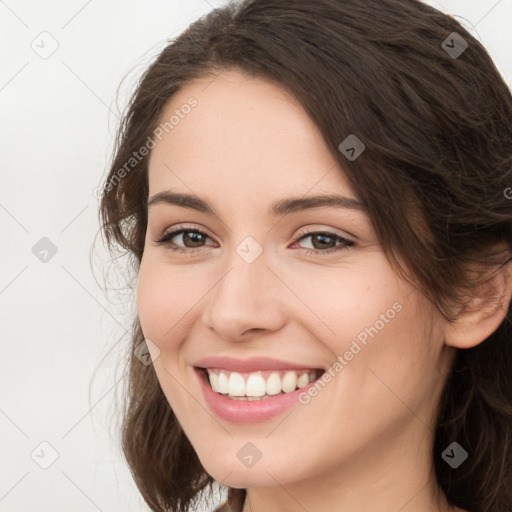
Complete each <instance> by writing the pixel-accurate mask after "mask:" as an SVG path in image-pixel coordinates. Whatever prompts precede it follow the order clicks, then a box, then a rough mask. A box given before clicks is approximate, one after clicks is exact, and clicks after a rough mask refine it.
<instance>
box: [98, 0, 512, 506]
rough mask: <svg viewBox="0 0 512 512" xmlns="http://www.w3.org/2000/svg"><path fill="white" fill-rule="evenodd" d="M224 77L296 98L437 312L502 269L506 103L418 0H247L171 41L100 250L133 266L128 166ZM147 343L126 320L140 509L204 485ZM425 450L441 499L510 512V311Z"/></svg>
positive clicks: (471, 46) (478, 354)
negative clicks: (463, 456)
mask: <svg viewBox="0 0 512 512" xmlns="http://www.w3.org/2000/svg"><path fill="white" fill-rule="evenodd" d="M453 32H457V33H458V35H459V36H461V37H462V38H463V40H464V41H465V42H466V43H467V45H468V47H467V49H465V51H463V52H462V53H461V54H460V55H454V54H453V53H452V54H450V52H449V51H448V50H449V48H454V47H455V46H454V43H453V35H452V33H453ZM449 37H452V39H451V40H450V39H449ZM457 37H458V36H457ZM447 38H448V39H447ZM445 40H448V41H449V42H450V44H449V45H446V44H445V43H443V41H445ZM455 48H462V47H460V45H459V46H456V47H455ZM227 69H237V70H241V71H243V72H245V73H247V74H248V75H249V76H253V77H261V78H264V79H268V80H272V81H274V82H275V83H276V84H278V85H280V86H281V87H283V88H286V89H287V90H288V91H290V92H291V93H292V94H293V95H294V96H295V97H296V98H297V99H298V101H300V103H301V104H302V105H303V107H304V109H305V110H306V111H307V113H308V114H309V116H310V117H311V119H312V120H313V121H314V123H315V124H316V125H317V127H318V129H319V130H320V132H321V133H322V135H323V137H324V138H325V141H326V143H327V144H328V146H329V147H330V148H331V150H332V154H333V156H334V158H335V159H336V161H338V162H339V163H340V165H341V166H342V167H343V169H344V170H345V172H346V175H347V177H348V179H349V180H350V182H351V184H352V185H353V187H354V189H355V191H356V193H357V195H358V197H359V198H360V199H361V200H362V201H363V202H364V204H365V205H366V207H367V208H368V213H369V215H370V217H371V219H372V222H373V225H374V228H375V230H376V233H377V236H378V238H379V241H380V243H381V244H382V247H383V250H384V251H385V254H386V255H387V257H388V258H389V261H390V263H392V264H393V266H394V268H396V270H397V272H399V273H400V274H401V275H402V276H403V277H404V278H406V279H408V280H410V282H414V283H415V286H417V287H418V289H420V290H421V292H422V293H424V294H425V295H426V296H427V297H428V298H429V299H430V300H431V301H432V302H433V303H434V304H436V306H437V307H438V309H439V311H440V312H441V313H442V314H443V315H444V316H445V317H446V318H447V319H449V320H450V321H453V320H454V318H453V317H452V316H450V308H449V307H448V305H449V304H463V303H464V298H465V297H466V295H465V294H466V293H467V292H472V291H474V290H475V289H476V286H477V284H478V281H479V280H478V279H477V276H476V275H472V274H469V268H470V267H472V268H485V266H486V265H487V266H488V267H489V268H491V267H499V266H503V265H505V264H507V263H509V262H510V261H512V258H511V253H512V201H511V200H510V199H508V198H507V194H506V193H505V191H506V190H507V189H508V187H510V186H511V185H512V128H511V120H512V97H511V93H510V90H509V89H508V87H507V85H506V84H505V82H504V80H503V79H502V77H501V76H500V74H499V72H498V70H497V69H496V67H495V65H494V64H493V62H492V60H491V58H490V56H489V54H488V53H487V52H486V50H485V49H484V48H483V47H482V45H481V44H480V43H479V42H478V41H477V40H476V39H475V38H474V37H473V36H472V35H471V34H470V33H468V31H466V30H465V29H464V28H463V27H462V26H461V25H460V24H459V23H458V22H457V21H456V20H455V19H454V18H453V17H451V16H449V15H446V14H443V13H441V12H439V11H437V10H436V9H434V8H432V7H430V6H427V5H425V4H423V3H421V2H420V1H418V0H372V1H371V2H370V1H368V0H314V1H312V0H245V1H241V2H232V3H230V4H228V5H226V6H224V7H222V8H219V9H215V10H213V11H212V12H210V13H209V14H207V15H205V16H203V17H202V18H200V19H199V20H197V21H195V22H194V23H192V24H191V25H190V26H189V27H188V28H187V29H186V30H185V31H184V32H183V33H182V34H181V35H179V36H178V37H176V38H175V39H173V40H172V41H171V42H170V43H169V44H168V46H167V47H166V48H165V49H164V50H163V51H162V52H161V53H160V54H159V55H158V57H157V58H156V60H155V61H154V62H153V63H152V64H151V66H150V67H149V68H148V69H147V70H146V71H145V73H144V74H143V76H142V77H141V79H140V81H139V83H138V86H137V88H136V91H135V93H134V94H133V97H132V99H131V101H130V103H129V105H128V107H127V111H126V112H125V114H124V116H123V118H122V121H121V125H120V127H119V132H118V135H117V139H116V146H115V151H114V155H113V159H112V163H111V167H110V172H109V174H108V176H107V177H106V180H105V183H104V190H103V195H102V198H101V205H100V216H101V222H102V232H103V233H104V235H105V238H106V242H107V244H108V247H109V249H110V250H111V251H112V249H113V246H114V245H115V244H116V245H117V246H118V247H119V248H121V249H123V250H124V251H126V252H125V254H127V255H128V256H130V257H132V258H133V262H134V267H135V271H137V269H138V265H139V263H140V261H141V257H142V254H143V250H144V239H145V234H146V224H147V199H148V175H147V174H148V173H147V171H148V169H147V162H148V157H144V158H141V159H140V160H137V161H136V162H132V164H131V168H130V169H129V170H126V163H127V162H128V161H130V158H132V154H133V152H135V151H137V150H139V148H140V147H141V146H143V145H144V144H145V143H146V141H147V140H148V137H151V136H152V134H153V132H154V130H155V129H156V128H157V126H158V123H159V121H160V118H161V115H162V111H163V109H164V107H165V106H166V104H167V103H168V101H169V100H170V99H171V98H172V96H173V95H174V94H175V93H176V92H177V91H178V90H179V89H180V88H182V87H183V86H185V85H186V84H187V83H190V82H191V81H192V80H194V79H196V78H202V77H205V76H207V75H208V74H210V73H212V75H211V76H212V78H213V76H214V74H215V73H217V72H219V71H222V70H227ZM349 134H355V135H356V136H357V138H359V139H360V140H361V141H363V143H364V144H365V146H366V148H365V150H364V152H363V153H362V154H361V155H360V156H359V157H358V158H357V159H356V160H353V161H350V160H348V159H347V158H346V157H345V155H344V154H342V152H341V151H340V150H339V149H338V146H339V144H340V143H341V142H342V141H343V140H344V139H346V137H347V136H348V135H349ZM123 166H124V167H123ZM121 168H124V169H125V173H123V176H121V177H120V173H119V171H120V169H121ZM400 259H402V260H403V262H404V263H405V266H406V268H407V269H408V270H410V274H409V273H407V272H406V270H405V269H404V268H403V267H402V266H400V264H399V260H400ZM143 340H144V335H143V333H142V330H141V327H140V323H139V321H138V318H137V317H136V318H135V319H134V324H133V332H132V335H131V342H130V346H129V352H128V360H127V365H128V369H127V372H128V373H127V375H128V379H129V382H128V388H127V396H126V400H125V407H124V410H123V424H122V447H123V451H124V454H125V456H126V459H127V461H128V464H129V466H130V468H131V471H132V474H133V477H134V479H135V482H136V484H137V486H138V488H139V490H140V492H141V494H142V496H143V498H144V500H145V501H146V502H147V504H148V505H149V506H150V507H151V509H152V510H155V511H162V512H163V511H176V512H184V511H187V510H189V509H193V507H194V506H195V505H197V503H198V499H199V496H200V494H201V493H202V492H203V491H204V490H207V489H210V491H211V490H212V485H213V482H214V481H213V479H212V477H211V476H210V475H208V474H207V473H206V472H205V470H204V468H203V467H202V466H201V464H200V461H199V459H198V457H197V455H196V453H195V452H194V450H193V448H192V446H191V444H190V442H189V441H188V439H187V437H186V435H185V433H184V432H183V431H182V429H181V427H180V425H179V423H178V421H177V419H176V417H175V416H174V414H173V411H172V410H171V408H170V406H169V403H168V402H167V400H166V398H165V396H164V394H163V392H162V390H161V388H160V386H159V382H158V380H157V378H156V375H155V372H154V369H153V367H152V366H151V365H147V366H146V365H144V364H141V362H140V360H139V359H138V358H137V357H135V355H134V350H135V348H136V347H137V346H138V345H139V344H140V343H141V342H142V341H143ZM453 441H457V442H458V443H459V444H460V445H461V446H462V447H463V448H465V449H466V450H467V451H468V452H469V455H470V456H469V458H468V459H467V460H466V461H465V462H464V463H463V464H462V465H461V466H460V467H459V468H457V469H452V468H451V467H450V466H449V465H448V464H447V463H446V462H445V461H444V460H443V459H442V457H441V453H442V452H443V450H444V449H445V448H446V447H447V446H448V445H449V444H450V443H452V442H453ZM433 460H434V465H435V471H436V476H437V480H438V483H439V486H440V487H441V488H442V490H443V491H444V493H445V494H446V496H447V499H448V502H449V503H450V505H456V506H459V507H462V508H467V509H468V510H470V511H471V512H505V511H510V510H512V509H511V508H510V504H511V503H512V312H511V308H510V307H509V310H508V313H507V317H506V319H505V320H504V321H503V322H502V324H501V325H500V326H499V328H498V329H497V330H496V331H495V332H494V333H493V334H492V335H491V336H489V338H488V339H486V340H485V341H484V342H482V343H481V344H479V345H477V346H476V347H474V348H470V349H465V350H460V349H459V350H458V351H457V355H456V358H455V361H454V364H453V368H452V372H451V374H450V376H449V377H448V380H447V382H446V386H445V389H444V392H443V395H442V398H441V401H440V404H439V410H438V418H437V429H436V432H435V448H434V453H433ZM244 497H245V490H244V489H229V492H228V502H229V504H230V505H231V507H232V508H233V510H241V505H242V503H243V501H244Z"/></svg>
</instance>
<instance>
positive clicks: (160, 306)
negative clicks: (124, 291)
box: [137, 255, 197, 350]
mask: <svg viewBox="0 0 512 512" xmlns="http://www.w3.org/2000/svg"><path fill="white" fill-rule="evenodd" d="M193 290H194V289H192V290H191V287H190V286H188V287H187V286H186V283H185V280H184V279H183V273H180V272H179V269H178V270H177V271H174V272H165V271H163V269H162V265H161V263H158V262H157V261H155V260H154V258H151V257H146V255H145V259H144V258H143V260H142V262H141V266H140V270H139V275H138V281H137V310H138V315H139V320H140V324H141V327H142V331H143V333H144V336H145V337H146V338H149V339H150V340H151V341H153V342H154V343H155V344H156V345H157V346H158V347H159V348H160V349H161V350H164V349H166V348H169V347H170V345H172V340H173V339H176V334H177V333H176V330H177V328H178V326H180V324H181V322H180V319H182V318H184V317H185V318H186V314H187V311H190V308H191V306H192V305H193V304H194V297H192V295H194V293H193ZM196 300H197V299H196ZM174 326H177V327H174Z"/></svg>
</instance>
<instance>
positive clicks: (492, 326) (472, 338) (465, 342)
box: [445, 261, 512, 348]
mask: <svg viewBox="0 0 512 512" xmlns="http://www.w3.org/2000/svg"><path fill="white" fill-rule="evenodd" d="M475 293H476V295H475V296H473V297H471V298H470V300H469V302H468V303H467V304H466V306H464V307H463V308H461V309H460V311H459V313H458V315H457V318H456V320H455V321H454V322H453V323H450V324H448V327H447V329H446V331H445V343H446V345H449V346H452V347H456V348H471V347H474V346H476V345H478V344H479V343H482V341H484V340H485V339H486V338H488V337H489V336H490V335H491V334H492V333H493V332H494V331H496V329H498V327H499V326H500V324H501V322H503V320H504V319H505V317H506V315H507V312H508V309H509V306H510V302H511V299H512V261H511V262H508V263H507V264H506V265H503V266H502V267H501V268H499V269H498V270H497V271H495V274H494V275H493V276H492V278H491V279H490V280H488V281H486V282H484V283H483V284H481V285H480V286H479V288H478V289H477V291H476V292H475Z"/></svg>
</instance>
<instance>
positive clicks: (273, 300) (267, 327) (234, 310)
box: [203, 253, 286, 341]
mask: <svg viewBox="0 0 512 512" xmlns="http://www.w3.org/2000/svg"><path fill="white" fill-rule="evenodd" d="M264 254H265V253H263V254H262V255H260V256H259V257H258V258H257V259H256V260H255V261H253V262H252V263H247V262H246V261H244V260H243V259H242V258H240V257H239V256H238V254H234V256H233V257H232V258H230V260H229V263H228V265H227V266H226V267H224V271H223V272H222V273H220V272H219V278H218V280H216V284H214V285H213V289H212V290H211V292H210V293H209V294H208V295H207V299H206V300H207V302H206V306H205V308H204V311H203V322H204V323H205V325H206V326H207V327H208V328H209V329H210V330H213V331H215V333H216V334H217V336H219V337H220V338H222V339H225V340H228V341H245V340H247V339H248V337H250V335H252V334H257V335H258V336H261V335H262V334H263V333H264V332H265V331H276V330H279V329H280V328H282V326H283V324H284V322H285V314H284V308H283V303H282V300H286V297H285V288H284V287H283V284H282V283H281V282H280V280H279V279H278V278H277V277H276V275H275V273H274V272H275V270H274V272H273V271H271V270H270V268H268V267H267V261H266V259H265V257H264Z"/></svg>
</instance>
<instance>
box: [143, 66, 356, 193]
mask: <svg viewBox="0 0 512 512" xmlns="http://www.w3.org/2000/svg"><path fill="white" fill-rule="evenodd" d="M190 98H193V99H194V100H195V106H194V107H192V108H189V107H185V106H186V105H187V104H188V103H190ZM185 112H186V113H185ZM171 117H173V120H174V123H173V125H172V129H168V130H167V131H165V133H163V135H162V137H161V141H158V140H156V141H155V142H156V146H155V147H154V149H153V150H152V152H151V155H150V161H149V185H150V195H152V194H154V193H156V192H160V191H161V190H163V189H165V188H166V187H167V188H168V187H174V188H179V189H180V190H183V189H184V186H188V187H189V188H191V189H192V190H194V191H195V190H197V191H205V190H208V189H211V187H212V186H215V187H216V188H217V189H221V190H222V191H223V192H224V193H226V194H233V193H236V194H237V195H244V194H251V193H252V195H255V194H259V195H261V194H265V195H267V196H269V195H276V196H280V195H283V194H285V193H286V195H290V192H295V193H297V194H302V195H304V194H306V193H308V191H309V190H312V189H313V188H314V192H315V193H325V192H332V191H333V190H336V191H340V192H343V193H344V194H345V195H352V196H354V194H353V190H352V188H351V186H350V184H349V182H348V180H347V179H346V177H345V176H344V173H343V171H342V169H341V168H340V166H339V164H338V163H337V162H336V160H335V159H334V158H333V155H332V153H331V151H330V150H329V148H328V146H327V144H326V143H325V141H324V139H323V137H322V135H321V134H320V132H319V130H318V129H317V127H316V126H315V124H314V123H313V121H312V120H311V118H310V117H309V116H308V115H307V113H306V111H305V110H304V109H303V107H302V106H301V104H300V103H299V102H298V101H297V100H296V99H295V98H294V97H293V96H292V95H291V94H289V93H288V92H287V91H286V90H285V89H284V88H282V87H280V86H278V85H276V84H274V83H271V82H269V81H266V80H263V79H260V78H252V77H249V76H247V75H244V74H242V73H240V72H238V71H225V72H222V73H220V74H218V75H217V76H214V75H208V76H206V77H204V78H201V79H199V80H196V81H195V82H192V83H190V84H187V85H186V86H184V87H183V88H181V89H180V90H179V91H178V92H177V93H176V94H175V95H174V96H173V97H172V98H171V100H170V101H169V102H168V104H167V105H166V107H165V109H164V111H163V113H162V116H161V119H160V122H161V123H165V122H167V121H169V120H170V119H171ZM176 121H178V122H176ZM188 192H190V190H188Z"/></svg>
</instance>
